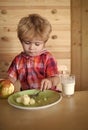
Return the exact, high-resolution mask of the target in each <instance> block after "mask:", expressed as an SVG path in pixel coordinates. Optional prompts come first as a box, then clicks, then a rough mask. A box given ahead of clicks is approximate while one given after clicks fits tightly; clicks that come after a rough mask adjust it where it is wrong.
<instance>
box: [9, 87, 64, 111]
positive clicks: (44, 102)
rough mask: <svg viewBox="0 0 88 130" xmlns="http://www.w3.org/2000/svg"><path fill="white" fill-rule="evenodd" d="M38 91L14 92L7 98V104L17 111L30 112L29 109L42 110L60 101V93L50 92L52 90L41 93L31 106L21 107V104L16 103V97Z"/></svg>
mask: <svg viewBox="0 0 88 130" xmlns="http://www.w3.org/2000/svg"><path fill="white" fill-rule="evenodd" d="M38 91H40V90H36V89H32V90H25V91H21V92H16V93H14V94H12V95H11V96H9V97H8V103H9V104H10V105H11V106H13V107H16V108H19V109H27V110H31V109H42V108H46V107H50V106H52V105H55V104H57V103H58V102H60V101H61V99H62V96H61V94H60V93H58V92H55V91H52V90H44V91H41V92H40V93H39V95H38V96H37V97H35V98H34V99H35V104H33V105H30V104H29V105H23V104H22V103H17V102H16V98H17V97H19V96H21V95H24V94H28V95H32V94H35V93H37V92H38Z"/></svg>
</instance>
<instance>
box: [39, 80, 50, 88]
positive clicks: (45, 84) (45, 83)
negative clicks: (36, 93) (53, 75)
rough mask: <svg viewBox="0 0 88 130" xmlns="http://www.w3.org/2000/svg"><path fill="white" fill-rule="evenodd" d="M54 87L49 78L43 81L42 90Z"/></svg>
mask: <svg viewBox="0 0 88 130" xmlns="http://www.w3.org/2000/svg"><path fill="white" fill-rule="evenodd" d="M51 87H52V82H51V81H50V80H49V79H43V80H42V81H41V88H40V89H41V90H46V89H49V88H51Z"/></svg>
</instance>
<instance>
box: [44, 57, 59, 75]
mask: <svg viewBox="0 0 88 130" xmlns="http://www.w3.org/2000/svg"><path fill="white" fill-rule="evenodd" d="M57 75H59V71H58V67H57V61H56V59H55V58H54V57H53V56H52V55H51V56H50V57H49V58H48V60H47V64H46V76H47V77H51V76H57Z"/></svg>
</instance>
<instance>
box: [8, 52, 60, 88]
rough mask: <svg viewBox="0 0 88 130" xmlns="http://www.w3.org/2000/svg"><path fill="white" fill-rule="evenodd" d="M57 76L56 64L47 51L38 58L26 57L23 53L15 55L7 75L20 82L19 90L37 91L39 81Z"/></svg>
mask: <svg viewBox="0 0 88 130" xmlns="http://www.w3.org/2000/svg"><path fill="white" fill-rule="evenodd" d="M57 74H59V72H58V69H57V63H56V61H55V59H54V57H53V56H52V55H51V54H50V52H48V51H44V52H43V53H41V54H40V55H38V56H28V55H26V54H25V53H24V52H21V53H20V54H19V55H17V56H16V57H15V58H14V60H13V61H12V64H11V65H10V67H9V69H8V75H9V76H10V77H12V78H14V79H15V80H18V79H19V80H20V83H21V87H22V88H21V89H22V90H27V89H34V88H35V89H39V88H40V83H41V80H42V79H44V78H47V77H51V76H55V75H57Z"/></svg>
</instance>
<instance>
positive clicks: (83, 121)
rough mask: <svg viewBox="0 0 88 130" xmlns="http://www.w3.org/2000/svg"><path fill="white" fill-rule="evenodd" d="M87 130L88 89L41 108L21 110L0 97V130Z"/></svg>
mask: <svg viewBox="0 0 88 130" xmlns="http://www.w3.org/2000/svg"><path fill="white" fill-rule="evenodd" d="M17 129H18V130H88V91H79V92H75V94H74V96H71V97H70V98H62V100H61V102H59V103H58V104H56V105H54V106H52V107H49V108H45V109H41V110H22V109H18V108H14V107H12V106H10V105H9V104H8V102H7V100H6V99H0V130H17Z"/></svg>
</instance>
